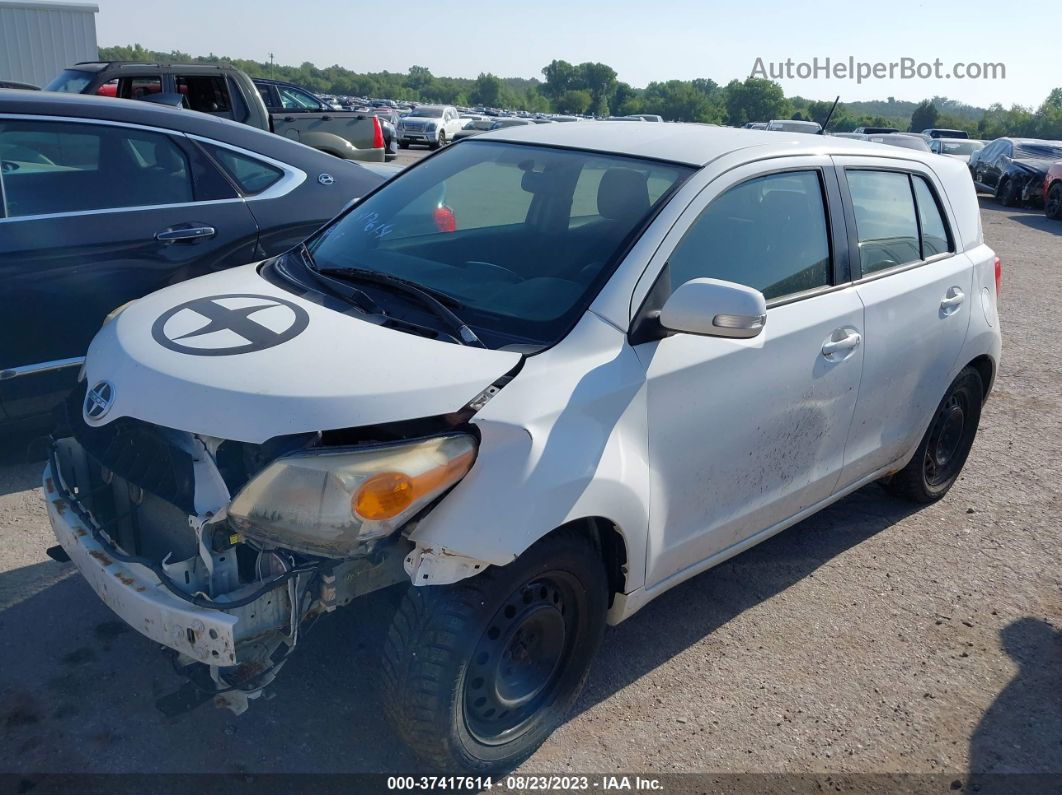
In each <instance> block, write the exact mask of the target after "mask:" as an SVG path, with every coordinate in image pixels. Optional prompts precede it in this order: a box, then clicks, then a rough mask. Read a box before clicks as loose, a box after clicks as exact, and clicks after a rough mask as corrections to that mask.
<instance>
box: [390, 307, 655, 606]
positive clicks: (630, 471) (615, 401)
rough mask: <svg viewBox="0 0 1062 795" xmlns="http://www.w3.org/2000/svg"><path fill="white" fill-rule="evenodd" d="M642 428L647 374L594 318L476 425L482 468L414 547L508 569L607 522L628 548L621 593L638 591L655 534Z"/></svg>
mask: <svg viewBox="0 0 1062 795" xmlns="http://www.w3.org/2000/svg"><path fill="white" fill-rule="evenodd" d="M575 351H581V352H584V353H582V354H581V355H574V352H575ZM645 417H646V404H645V376H644V369H643V368H642V366H641V364H640V363H639V361H638V359H637V357H636V356H635V355H634V352H633V351H632V350H631V349H630V348H629V347H628V346H627V345H626V341H625V338H624V335H623V334H622V333H621V332H619V331H618V330H617V329H615V328H614V327H612V326H610V325H609V324H607V323H605V322H604V321H603V320H601V319H600V318H598V317H597V316H596V315H592V314H590V313H588V314H587V316H586V318H584V320H583V321H582V322H581V323H580V324H579V326H577V327H576V329H575V330H574V331H573V332H572V333H571V334H570V335H569V337H568V338H567V339H566V340H565V341H564V342H562V343H561V344H560V345H558V346H557V347H555V348H553V349H551V350H550V351H547V352H545V353H542V354H538V355H537V356H532V357H530V358H529V359H528V361H527V362H526V363H525V364H524V368H523V370H522V371H521V372H520V374H519V375H518V376H517V377H516V378H515V379H514V380H513V382H512V383H510V384H509V385H507V386H506V387H505V388H504V389H502V391H501V392H500V393H498V395H497V396H495V397H494V399H493V400H492V401H491V402H490V403H488V404H487V406H486V407H485V408H484V409H483V410H482V411H481V412H480V414H479V415H477V417H476V418H475V420H474V423H475V425H476V426H477V427H478V429H479V431H480V436H481V441H480V450H479V456H478V458H477V460H476V463H475V465H474V466H473V467H472V470H471V472H469V474H468V475H467V476H466V477H465V478H464V480H462V481H461V482H460V483H459V484H458V485H457V486H456V487H455V488H454V490H453V491H452V492H451V493H450V494H449V495H447V497H446V498H445V499H443V501H442V502H441V503H440V504H439V505H438V506H436V508H435V509H434V510H433V511H432V512H431V513H430V514H428V516H427V517H425V519H424V520H423V521H422V522H421V523H420V524H419V525H418V526H417V528H416V529H415V530H414V531H413V532H412V533H411V534H410V539H411V540H412V541H414V542H415V543H417V544H418V545H419V546H421V547H423V548H431V549H446V550H449V551H451V552H454V553H457V554H460V555H465V556H468V557H470V558H474V559H477V560H483V561H487V562H488V563H491V564H494V565H504V564H506V563H509V562H511V561H512V560H514V559H515V558H516V557H517V556H518V555H520V554H521V553H522V552H523V551H524V550H525V549H527V548H528V547H529V546H531V545H532V544H533V543H534V542H535V541H537V540H538V539H540V538H541V537H542V536H544V535H546V534H547V533H549V532H550V531H551V530H554V529H555V528H557V527H559V526H561V525H563V524H566V523H568V522H571V521H573V520H576V519H583V518H587V517H601V518H604V519H607V520H609V521H611V522H612V523H613V524H614V525H615V526H616V527H617V529H618V530H619V532H620V534H621V535H622V537H623V539H624V544H625V546H626V552H627V564H628V573H627V579H626V583H625V587H624V590H625V591H629V590H632V589H634V588H637V587H640V586H641V585H642V584H643V582H644V577H645V555H646V537H647V532H648V526H649V485H648V484H649V462H648V449H647V439H646V432H645Z"/></svg>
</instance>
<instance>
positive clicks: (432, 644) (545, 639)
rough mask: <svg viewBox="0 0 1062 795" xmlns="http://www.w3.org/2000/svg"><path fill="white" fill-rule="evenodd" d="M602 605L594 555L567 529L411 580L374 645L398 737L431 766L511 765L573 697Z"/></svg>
mask: <svg viewBox="0 0 1062 795" xmlns="http://www.w3.org/2000/svg"><path fill="white" fill-rule="evenodd" d="M607 603H608V586H607V580H606V577H605V571H604V566H603V565H602V562H601V555H600V552H599V551H598V549H597V547H596V546H595V545H594V543H593V542H592V540H591V539H590V538H588V537H587V536H585V535H583V534H580V533H576V532H574V531H559V532H557V533H554V534H552V535H550V536H547V537H546V538H545V539H543V540H542V541H539V542H538V543H537V544H535V545H534V546H532V547H531V548H530V549H528V550H527V551H526V552H525V553H524V554H523V555H521V556H520V557H519V558H517V560H515V561H514V562H512V563H510V564H509V565H507V566H502V567H492V568H489V569H487V570H486V571H484V572H483V573H482V574H479V575H476V576H475V577H472V578H470V579H466V580H462V581H460V582H458V583H455V584H453V585H436V586H421V587H413V588H410V589H409V591H408V592H407V594H406V595H405V597H404V598H403V601H402V604H401V606H400V607H399V609H398V612H397V613H396V615H395V618H394V622H393V624H392V625H391V629H390V631H389V632H388V636H387V640H386V642H385V644H384V650H383V665H382V671H383V692H384V703H385V706H386V709H387V712H388V714H389V715H390V718H391V720H392V722H393V724H394V726H395V728H396V729H397V731H398V733H399V735H400V736H401V737H402V739H403V740H405V742H406V743H407V744H408V745H409V746H410V747H411V748H412V749H413V751H414V752H415V753H416V754H417V755H418V756H419V757H420V758H421V759H422V760H423V761H424V762H425V763H426V764H427V765H429V766H430V767H431V768H432V769H435V770H455V771H459V772H466V773H500V772H504V771H507V770H511V769H512V768H514V767H515V766H516V765H518V764H519V763H520V762H522V761H523V760H524V759H526V758H527V757H528V756H530V755H531V754H532V753H533V752H534V751H535V750H536V749H537V748H538V747H539V746H540V745H541V744H542V742H543V741H544V740H545V739H546V738H547V737H548V736H549V735H550V733H551V732H553V730H554V729H555V728H557V726H558V725H560V723H561V721H562V720H563V719H564V717H565V715H566V714H567V713H568V711H569V709H570V708H571V707H572V705H573V704H574V702H575V699H576V698H577V697H578V695H579V693H580V691H581V690H582V688H583V685H584V684H585V682H586V678H587V674H588V672H589V665H590V660H591V659H592V657H593V656H594V654H595V652H596V651H597V648H598V646H599V645H600V643H601V637H602V635H603V633H604V629H605V612H606V610H607V607H608V604H607Z"/></svg>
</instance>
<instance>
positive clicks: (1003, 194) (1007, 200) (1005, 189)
mask: <svg viewBox="0 0 1062 795" xmlns="http://www.w3.org/2000/svg"><path fill="white" fill-rule="evenodd" d="M996 199H997V200H998V201H999V203H1000V204H1002V205H1003V206H1004V207H1017V206H1018V204H1019V200H1018V192H1017V190H1015V188H1014V181H1013V180H1010V179H1004V180H1003V181H1002V182H1000V183H999V188H998V189H997V190H996Z"/></svg>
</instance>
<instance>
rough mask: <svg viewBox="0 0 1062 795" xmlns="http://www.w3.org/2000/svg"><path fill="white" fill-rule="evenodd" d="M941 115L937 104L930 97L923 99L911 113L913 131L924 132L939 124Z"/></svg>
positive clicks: (911, 128)
mask: <svg viewBox="0 0 1062 795" xmlns="http://www.w3.org/2000/svg"><path fill="white" fill-rule="evenodd" d="M939 115H940V111H938V110H937V106H936V105H934V104H933V103H932V101H930V100H928V99H923V100H922V101H921V102H919V103H918V107H916V108H915V109H914V113H912V114H911V126H910V128H909V129H910V130H911V132H922V130H928V129H929V128H930V127H936V126H937V117H938V116H939Z"/></svg>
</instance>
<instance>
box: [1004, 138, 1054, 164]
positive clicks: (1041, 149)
mask: <svg viewBox="0 0 1062 795" xmlns="http://www.w3.org/2000/svg"><path fill="white" fill-rule="evenodd" d="M1014 156H1015V157H1032V158H1036V159H1040V160H1049V159H1051V158H1056V157H1057V158H1062V144H1052V143H1048V142H1047V141H1044V142H1043V143H1036V144H1018V145H1017V146H1015V147H1014Z"/></svg>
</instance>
